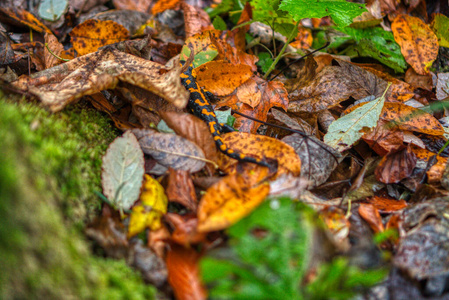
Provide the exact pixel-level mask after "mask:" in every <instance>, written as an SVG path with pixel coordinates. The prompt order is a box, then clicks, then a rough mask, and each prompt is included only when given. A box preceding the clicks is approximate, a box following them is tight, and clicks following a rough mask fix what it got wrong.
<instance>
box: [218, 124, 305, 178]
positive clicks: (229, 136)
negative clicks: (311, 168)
mask: <svg viewBox="0 0 449 300" xmlns="http://www.w3.org/2000/svg"><path fill="white" fill-rule="evenodd" d="M223 141H224V142H225V143H226V144H227V145H228V146H229V148H231V149H233V150H234V151H239V152H241V153H242V154H245V155H249V156H254V157H256V158H261V159H271V160H277V161H278V171H277V174H278V175H281V174H284V173H291V174H293V175H295V176H298V175H299V174H300V173H301V159H300V158H299V157H298V155H297V154H296V152H295V150H294V149H293V148H292V147H291V146H289V145H287V144H286V143H284V142H282V141H280V140H277V139H274V138H270V137H267V136H262V135H254V134H249V133H243V132H230V133H226V134H224V135H223ZM235 162H236V160H234V159H232V158H229V157H227V156H221V163H220V168H222V169H223V170H226V168H227V167H228V166H229V165H231V164H234V163H235Z"/></svg>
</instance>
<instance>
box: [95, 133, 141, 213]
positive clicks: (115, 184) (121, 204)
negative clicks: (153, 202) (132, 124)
mask: <svg viewBox="0 0 449 300" xmlns="http://www.w3.org/2000/svg"><path fill="white" fill-rule="evenodd" d="M143 166H144V161H143V153H142V150H141V149H140V145H139V142H138V141H137V139H136V137H135V136H134V135H133V134H132V133H131V132H130V131H126V132H125V133H124V134H123V136H121V137H118V138H116V139H115V140H114V142H112V143H111V144H110V145H109V148H108V150H107V151H106V154H105V155H104V156H103V166H102V169H103V170H102V174H101V183H102V187H103V193H104V195H105V196H106V197H107V198H108V199H109V201H111V203H113V204H114V205H116V206H117V207H118V208H120V209H122V210H128V209H130V208H131V206H132V205H133V204H134V202H136V200H137V199H138V198H139V194H140V187H141V186H142V182H143V174H144V167H143Z"/></svg>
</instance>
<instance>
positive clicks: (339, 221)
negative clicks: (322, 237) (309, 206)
mask: <svg viewBox="0 0 449 300" xmlns="http://www.w3.org/2000/svg"><path fill="white" fill-rule="evenodd" d="M319 216H320V219H322V220H323V221H324V223H326V225H327V228H328V229H329V231H330V232H331V234H332V237H333V239H334V241H335V242H337V243H338V244H342V243H344V241H345V240H346V239H347V238H348V234H349V229H350V228H351V223H349V221H348V218H346V216H345V211H343V210H342V209H340V208H336V207H332V206H327V207H324V208H320V211H319Z"/></svg>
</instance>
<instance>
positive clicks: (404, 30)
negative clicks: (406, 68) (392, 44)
mask: <svg viewBox="0 0 449 300" xmlns="http://www.w3.org/2000/svg"><path fill="white" fill-rule="evenodd" d="M391 30H392V31H393V35H394V39H395V41H396V42H397V43H398V44H399V45H400V46H401V52H402V55H404V58H405V60H406V61H407V62H408V63H409V64H410V65H411V66H412V67H413V69H415V71H416V73H418V74H421V75H425V74H427V73H429V67H430V66H431V65H432V63H433V62H434V61H435V59H436V58H437V55H438V49H439V45H438V38H437V36H436V35H435V34H434V33H433V31H432V30H431V29H430V27H429V26H428V25H427V24H425V23H424V22H423V21H421V19H419V18H416V17H412V16H408V15H403V14H401V15H398V16H397V17H396V18H395V19H394V21H393V23H392V24H391Z"/></svg>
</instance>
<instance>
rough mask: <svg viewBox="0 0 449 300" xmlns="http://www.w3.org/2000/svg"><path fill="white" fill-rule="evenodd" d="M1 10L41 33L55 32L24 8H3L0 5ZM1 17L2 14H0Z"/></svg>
mask: <svg viewBox="0 0 449 300" xmlns="http://www.w3.org/2000/svg"><path fill="white" fill-rule="evenodd" d="M0 12H1V13H2V14H5V15H7V16H8V17H10V18H11V19H14V20H16V21H18V22H20V23H21V24H23V25H26V26H28V27H29V28H31V29H33V30H35V31H37V32H40V33H44V32H46V33H48V34H53V32H51V30H50V29H48V28H47V26H45V25H44V24H42V22H41V21H39V20H38V19H37V18H36V17H35V16H33V15H32V14H31V13H30V12H28V11H26V10H23V9H15V8H14V9H12V8H2V7H0ZM0 17H1V14H0Z"/></svg>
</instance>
